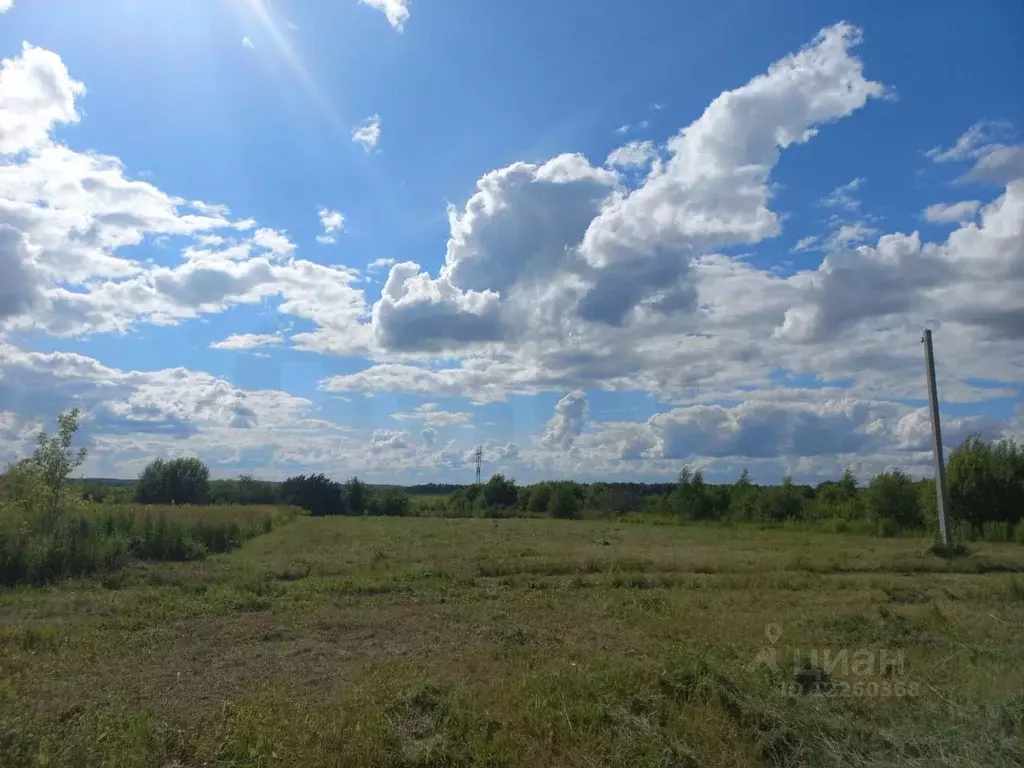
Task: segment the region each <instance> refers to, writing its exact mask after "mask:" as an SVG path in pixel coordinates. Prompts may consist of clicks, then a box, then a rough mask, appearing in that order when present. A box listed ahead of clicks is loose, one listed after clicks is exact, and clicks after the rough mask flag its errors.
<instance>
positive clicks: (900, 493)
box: [864, 469, 924, 529]
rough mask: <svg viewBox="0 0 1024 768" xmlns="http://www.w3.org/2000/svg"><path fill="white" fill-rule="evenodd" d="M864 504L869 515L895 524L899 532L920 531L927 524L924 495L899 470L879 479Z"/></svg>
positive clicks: (873, 484)
mask: <svg viewBox="0 0 1024 768" xmlns="http://www.w3.org/2000/svg"><path fill="white" fill-rule="evenodd" d="M864 503H865V507H866V508H867V511H868V514H870V515H871V516H872V517H874V518H875V519H877V520H882V521H885V520H889V521H892V523H893V524H895V525H896V527H897V528H902V529H906V528H920V527H921V526H922V525H923V524H924V514H923V511H922V509H921V493H920V491H919V490H918V488H917V485H916V484H915V483H914V482H913V481H912V480H911V479H910V478H909V477H907V475H906V474H904V473H903V472H902V471H900V470H899V469H894V470H892V471H891V472H883V473H882V474H880V475H876V476H875V477H874V479H872V481H871V482H870V483H869V484H868V487H867V488H866V489H865V491H864Z"/></svg>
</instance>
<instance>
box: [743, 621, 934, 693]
mask: <svg viewBox="0 0 1024 768" xmlns="http://www.w3.org/2000/svg"><path fill="white" fill-rule="evenodd" d="M764 635H765V638H766V639H767V640H768V645H767V646H766V647H762V648H761V650H760V651H759V652H758V653H757V655H756V656H755V657H754V659H753V660H752V661H751V662H750V665H749V667H748V669H749V670H750V671H757V670H763V669H765V668H767V669H768V670H770V671H771V672H772V673H774V674H776V675H778V676H781V677H782V678H783V684H782V692H783V694H785V695H789V696H805V695H807V694H820V695H829V696H858V697H879V696H881V697H890V696H896V697H905V696H917V695H918V694H919V693H920V684H919V683H916V682H912V681H908V680H907V679H906V677H905V671H906V663H905V659H904V656H903V651H902V650H891V649H886V648H790V649H788V650H787V651H784V650H783V649H782V648H781V647H780V646H779V641H780V640H781V639H782V635H783V631H782V626H781V625H779V624H768V625H767V626H766V627H765V628H764Z"/></svg>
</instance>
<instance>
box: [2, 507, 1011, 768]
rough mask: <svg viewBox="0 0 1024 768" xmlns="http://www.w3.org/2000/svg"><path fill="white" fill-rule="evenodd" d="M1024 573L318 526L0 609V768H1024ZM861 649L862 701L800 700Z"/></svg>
mask: <svg viewBox="0 0 1024 768" xmlns="http://www.w3.org/2000/svg"><path fill="white" fill-rule="evenodd" d="M1022 571H1024V548H1022V547H1019V546H1016V545H996V544H977V545H974V546H973V547H972V553H971V554H970V555H969V556H968V557H964V558H958V559H954V560H950V561H946V560H941V559H938V558H936V557H934V556H932V555H928V554H926V553H925V544H924V542H921V541H915V540H908V539H876V538H861V537H853V536H841V535H829V534H812V533H798V532H783V531H757V530H747V529H742V528H738V529H721V530H716V529H713V528H703V527H700V528H698V527H666V526H645V525H640V524H627V525H621V524H615V523H611V522H591V521H572V522H570V521H564V522H563V521H555V520H547V519H533V520H515V519H513V520H478V519H459V520H446V519H433V518H318V519H314V518H309V517H300V518H298V519H296V520H295V521H294V522H291V523H289V524H287V525H284V526H282V527H280V528H277V529H275V530H273V531H272V532H270V533H269V534H266V535H263V536H259V537H257V538H255V539H253V540H251V541H249V542H248V543H247V544H245V546H244V547H242V548H241V549H239V550H236V551H234V552H232V553H230V554H225V555H216V556H213V557H210V558H208V559H206V560H205V561H202V562H193V563H161V564H145V565H143V564H137V565H133V566H131V567H129V568H127V569H124V570H122V571H119V572H115V573H112V574H107V575H105V576H99V577H95V578H92V579H86V580H81V581H75V582H66V583H63V584H60V585H58V586H54V587H50V588H45V589H40V588H19V589H15V590H6V591H0V679H2V682H0V765H4V766H7V765H10V766H20V765H51V766H53V765H76V766H77V765H111V766H136V765H137V766H178V765H180V766H186V765H188V766H191V765H216V766H317V765H326V766H335V765H336V766H462V765H466V766H468V765H480V766H520V765H522V766H556V765H557V766H581V767H583V766H638V767H639V766H693V767H695V768H696V767H697V766H744V767H748V766H762V765H763V766H772V765H792V766H849V765H853V766H895V765H900V766H972V767H973V766H1015V765H1019V764H1021V762H1022V761H1024V749H1022V746H1021V744H1022V736H1024V726H1022V718H1024V694H1022V693H1021V692H1022V691H1024V650H1022V649H1024V575H1022V573H1021V572H1022ZM768 627H770V629H768V630H767V634H768V635H770V636H771V637H770V638H769V637H768V636H766V628H768ZM779 632H781V635H780V634H778V633H779ZM773 641H774V642H773ZM770 649H774V651H775V654H776V659H777V661H778V662H779V663H778V667H777V668H774V669H773V668H772V666H771V665H769V664H761V663H758V664H755V663H754V661H755V659H757V658H758V654H759V653H765V652H767V651H768V650H770ZM844 651H845V652H846V653H847V658H849V659H850V661H853V660H854V657H855V656H856V655H857V654H859V656H856V657H857V658H859V659H860V660H861V664H860V666H859V667H858V666H857V665H856V664H845V665H844V664H839V665H837V667H836V668H835V669H834V670H833V672H834V677H835V678H836V679H837V680H838V681H839V682H840V683H841V684H842V685H841V686H840V687H839V688H837V689H833V690H827V691H825V692H824V693H808V694H806V695H803V694H801V693H794V692H792V691H791V690H790V684H791V683H792V682H793V679H794V671H795V670H794V659H797V660H799V659H808V660H817V661H818V662H819V663H820V661H821V660H822V659H823V658H824V654H825V653H826V652H827V653H828V654H830V657H831V659H832V660H833V661H834V660H835V658H837V657H840V658H841V656H840V654H841V653H842V652H844ZM765 658H766V657H764V656H762V657H761V659H762V661H763V660H764V659H765ZM895 659H899V660H901V662H900V664H899V665H896V666H893V664H892V663H891V662H892V661H893V660H895ZM865 660H871V661H872V663H871V665H870V666H871V668H870V669H868V668H867V667H866V662H865ZM858 684H859V685H858ZM847 686H848V687H847Z"/></svg>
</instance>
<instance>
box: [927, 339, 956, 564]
mask: <svg viewBox="0 0 1024 768" xmlns="http://www.w3.org/2000/svg"><path fill="white" fill-rule="evenodd" d="M921 341H922V342H924V364H925V366H924V367H925V375H926V376H927V378H928V411H929V413H930V415H931V418H932V447H933V449H934V451H935V493H936V495H937V497H938V499H937V501H938V512H939V538H940V539H941V540H942V546H944V547H948V546H949V533H950V532H949V518H948V517H947V516H946V515H947V513H948V511H949V494H948V493H947V492H946V462H945V460H944V457H943V455H942V426H941V425H940V424H939V391H938V388H937V387H936V386H935V353H934V351H933V350H932V332H931V330H930V329H928V328H925V329H924V337H923V338H922V339H921Z"/></svg>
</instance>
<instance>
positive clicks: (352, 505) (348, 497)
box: [341, 477, 370, 515]
mask: <svg viewBox="0 0 1024 768" xmlns="http://www.w3.org/2000/svg"><path fill="white" fill-rule="evenodd" d="M341 499H342V503H343V505H344V508H345V512H346V513H347V514H350V515H365V514H366V509H367V504H368V502H369V500H370V493H369V489H367V487H366V483H364V482H363V481H362V480H360V479H359V478H358V477H353V478H352V479H351V480H349V481H348V482H347V483H345V485H343V486H342V488H341Z"/></svg>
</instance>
